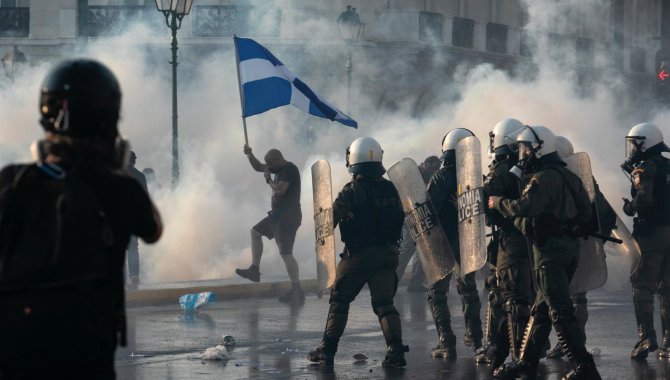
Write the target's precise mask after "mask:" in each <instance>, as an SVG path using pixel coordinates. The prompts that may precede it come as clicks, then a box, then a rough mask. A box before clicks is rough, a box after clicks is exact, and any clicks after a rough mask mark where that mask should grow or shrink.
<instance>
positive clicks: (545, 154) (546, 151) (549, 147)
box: [488, 126, 600, 379]
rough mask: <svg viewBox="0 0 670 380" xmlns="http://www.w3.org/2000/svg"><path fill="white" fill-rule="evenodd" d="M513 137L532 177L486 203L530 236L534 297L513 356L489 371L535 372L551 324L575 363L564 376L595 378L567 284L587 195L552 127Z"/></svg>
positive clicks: (505, 374) (502, 374)
mask: <svg viewBox="0 0 670 380" xmlns="http://www.w3.org/2000/svg"><path fill="white" fill-rule="evenodd" d="M517 142H518V146H519V164H518V165H519V167H520V168H522V170H523V171H524V173H526V174H530V175H531V178H530V180H529V182H528V184H527V185H526V186H525V188H524V189H523V191H522V192H521V196H520V198H519V199H517V200H511V199H506V198H503V197H499V196H491V197H489V198H488V207H489V208H490V209H494V210H497V211H498V212H500V214H501V215H502V216H504V217H506V218H515V225H516V226H517V227H518V228H519V229H520V230H521V231H522V233H523V234H524V235H526V236H527V237H529V238H530V240H531V242H532V248H533V264H534V270H535V282H536V283H535V287H536V289H537V297H536V299H535V304H534V305H533V307H532V309H531V316H530V320H529V321H528V325H527V327H526V331H525V334H524V337H523V343H522V344H521V348H520V352H519V357H518V359H517V360H515V361H512V362H508V363H505V364H504V365H502V366H500V367H498V368H497V369H496V370H495V371H494V373H493V376H494V377H495V378H501V379H515V378H517V377H519V376H528V377H534V376H536V374H537V366H538V362H539V360H540V355H541V351H542V350H543V346H544V344H545V343H546V341H547V339H548V337H549V332H550V330H551V325H552V324H553V326H554V329H555V330H556V335H557V336H558V339H559V342H560V344H561V346H562V347H563V350H564V352H565V353H566V355H567V356H568V358H570V361H571V363H572V365H573V367H574V369H573V370H572V371H571V372H570V373H568V374H567V375H566V376H565V377H564V379H600V375H599V374H598V370H597V369H596V366H595V363H594V362H593V357H592V356H591V354H589V353H588V352H587V351H586V348H585V347H584V339H583V337H582V334H581V330H580V327H579V323H578V322H577V320H576V318H575V315H574V308H573V306H572V300H571V299H570V289H569V284H570V280H571V278H572V275H573V274H574V272H575V269H576V267H577V258H578V253H579V243H578V242H577V238H576V236H578V235H579V228H582V226H583V225H585V224H586V223H588V221H589V220H590V218H591V213H592V210H591V201H590V199H589V197H588V195H587V193H586V190H585V189H584V185H583V184H582V182H581V180H580V179H579V177H577V176H576V175H575V174H573V173H572V172H570V171H568V170H567V169H566V168H565V163H564V162H563V161H561V159H560V157H559V156H558V154H557V153H556V137H555V135H554V134H553V132H551V131H550V130H549V129H547V128H545V127H541V126H535V127H527V128H526V129H525V130H524V131H523V132H522V133H521V134H520V135H519V136H518V138H517Z"/></svg>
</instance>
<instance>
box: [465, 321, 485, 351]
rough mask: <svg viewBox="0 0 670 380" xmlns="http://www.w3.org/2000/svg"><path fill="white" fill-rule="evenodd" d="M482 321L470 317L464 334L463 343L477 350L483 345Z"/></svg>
mask: <svg viewBox="0 0 670 380" xmlns="http://www.w3.org/2000/svg"><path fill="white" fill-rule="evenodd" d="M483 335H484V333H483V332H482V322H481V320H479V318H477V319H469V320H467V321H465V335H464V336H463V344H465V345H466V346H468V347H473V348H474V349H475V351H476V350H478V349H479V348H481V347H482V338H483Z"/></svg>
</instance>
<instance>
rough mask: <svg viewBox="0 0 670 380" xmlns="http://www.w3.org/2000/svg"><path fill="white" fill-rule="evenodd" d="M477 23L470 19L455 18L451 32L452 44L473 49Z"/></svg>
mask: <svg viewBox="0 0 670 380" xmlns="http://www.w3.org/2000/svg"><path fill="white" fill-rule="evenodd" d="M474 31H475V21H474V20H471V19H469V18H462V17H454V21H453V24H452V32H451V44H452V45H454V46H458V47H463V48H469V49H472V47H473V40H474Z"/></svg>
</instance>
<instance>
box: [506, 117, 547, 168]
mask: <svg viewBox="0 0 670 380" xmlns="http://www.w3.org/2000/svg"><path fill="white" fill-rule="evenodd" d="M516 141H517V143H518V149H519V160H518V162H517V165H516V166H515V168H512V170H510V171H511V172H513V173H514V174H515V175H519V173H518V170H519V169H520V170H521V171H522V172H523V173H526V174H527V173H531V172H532V171H534V170H535V169H536V167H537V165H538V164H539V163H540V160H541V159H542V158H543V157H547V156H549V155H550V154H552V153H556V136H555V135H554V133H553V132H552V131H551V130H549V128H546V127H543V126H539V125H538V126H532V127H531V126H526V128H524V129H523V130H522V131H521V133H519V134H518V137H517V138H516Z"/></svg>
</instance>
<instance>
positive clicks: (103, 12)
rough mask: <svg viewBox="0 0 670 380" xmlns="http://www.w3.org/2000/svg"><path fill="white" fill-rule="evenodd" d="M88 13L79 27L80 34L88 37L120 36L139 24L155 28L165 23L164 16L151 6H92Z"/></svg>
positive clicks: (89, 7)
mask: <svg viewBox="0 0 670 380" xmlns="http://www.w3.org/2000/svg"><path fill="white" fill-rule="evenodd" d="M86 12H87V17H86V18H85V19H84V21H83V25H79V34H81V35H82V36H86V37H106V36H114V35H118V34H121V33H122V32H123V31H124V30H125V29H126V28H127V26H128V25H130V24H133V23H138V22H141V23H145V24H147V25H151V26H155V27H158V26H161V24H163V23H164V22H165V21H164V20H165V18H164V17H163V15H162V14H161V13H160V12H158V11H157V10H156V8H155V7H150V6H111V5H110V6H106V5H90V6H88V9H87V10H86Z"/></svg>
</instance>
